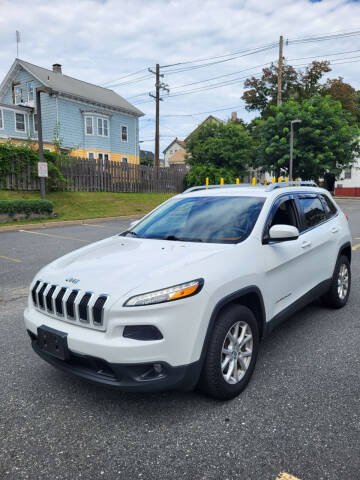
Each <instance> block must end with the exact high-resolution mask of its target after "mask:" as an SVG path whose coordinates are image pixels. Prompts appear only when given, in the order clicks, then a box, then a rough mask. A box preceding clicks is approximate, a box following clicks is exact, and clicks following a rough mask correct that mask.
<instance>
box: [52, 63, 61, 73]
mask: <svg viewBox="0 0 360 480" xmlns="http://www.w3.org/2000/svg"><path fill="white" fill-rule="evenodd" d="M52 67H53V72H55V73H62V71H61V65H60V63H54V64H53V66H52Z"/></svg>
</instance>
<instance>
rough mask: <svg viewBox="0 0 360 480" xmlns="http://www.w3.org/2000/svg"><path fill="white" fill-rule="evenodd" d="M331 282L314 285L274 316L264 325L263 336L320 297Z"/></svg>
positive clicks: (329, 280)
mask: <svg viewBox="0 0 360 480" xmlns="http://www.w3.org/2000/svg"><path fill="white" fill-rule="evenodd" d="M331 282H332V279H331V278H329V279H328V280H325V281H324V282H321V283H319V285H316V287H314V288H312V289H311V290H309V291H308V292H307V293H305V295H303V296H302V297H300V298H299V299H298V300H296V302H294V303H293V304H291V305H289V306H288V307H286V308H285V309H284V310H282V311H281V312H280V313H278V314H277V315H275V317H273V318H272V319H271V320H269V322H267V324H266V332H265V336H267V335H269V333H270V332H271V331H272V330H274V328H275V327H277V326H278V325H280V323H282V322H283V321H284V320H286V319H287V318H289V317H290V316H291V315H294V314H295V313H296V312H298V311H299V310H301V309H302V308H304V307H306V305H308V304H309V303H311V302H313V301H314V300H316V299H317V298H319V297H321V295H324V293H326V292H327V291H328V290H329V289H330V287H331Z"/></svg>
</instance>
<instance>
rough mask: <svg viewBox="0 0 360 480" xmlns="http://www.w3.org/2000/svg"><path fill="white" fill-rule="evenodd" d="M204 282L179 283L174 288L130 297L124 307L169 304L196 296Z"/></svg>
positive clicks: (199, 280) (200, 280) (201, 280)
mask: <svg viewBox="0 0 360 480" xmlns="http://www.w3.org/2000/svg"><path fill="white" fill-rule="evenodd" d="M203 285H204V280H203V279H202V278H200V279H198V280H193V281H192V282H187V283H181V284H180V285H175V286H174V287H169V288H163V289H161V290H155V291H154V292H148V293H143V294H141V295H135V296H134V297H130V298H129V299H128V300H126V302H125V303H124V307H140V306H142V305H154V304H155V303H164V302H171V301H173V300H180V299H181V298H185V297H191V296H192V295H196V294H197V293H199V292H200V290H201V289H202V286H203Z"/></svg>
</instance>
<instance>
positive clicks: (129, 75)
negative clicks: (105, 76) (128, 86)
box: [102, 68, 146, 86]
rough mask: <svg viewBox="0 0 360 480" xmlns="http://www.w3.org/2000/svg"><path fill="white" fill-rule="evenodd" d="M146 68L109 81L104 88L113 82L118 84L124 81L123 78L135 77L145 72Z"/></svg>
mask: <svg viewBox="0 0 360 480" xmlns="http://www.w3.org/2000/svg"><path fill="white" fill-rule="evenodd" d="M145 71H146V68H142V69H141V70H137V71H136V72H132V73H128V74H126V75H124V76H122V77H120V78H115V79H114V80H109V81H108V82H105V83H104V84H103V85H102V86H104V85H108V84H111V83H113V82H118V81H119V80H122V79H123V78H128V77H133V76H134V75H137V74H138V73H141V72H145Z"/></svg>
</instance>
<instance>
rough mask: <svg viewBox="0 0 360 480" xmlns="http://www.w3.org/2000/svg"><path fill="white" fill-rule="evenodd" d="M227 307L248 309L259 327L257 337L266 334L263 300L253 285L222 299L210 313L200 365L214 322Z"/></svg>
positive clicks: (203, 358) (258, 290)
mask: <svg viewBox="0 0 360 480" xmlns="http://www.w3.org/2000/svg"><path fill="white" fill-rule="evenodd" d="M229 305H244V306H245V307H248V308H249V309H250V310H251V311H252V312H253V314H254V315H255V318H256V321H257V323H258V326H259V337H260V338H263V337H264V336H265V333H266V328H265V327H266V316H265V306H264V300H263V297H262V294H261V291H260V289H259V288H258V287H256V286H255V285H252V286H249V287H245V288H242V289H240V290H237V291H236V292H233V293H231V294H229V295H227V296H226V297H224V298H222V299H221V300H220V301H219V302H218V303H217V304H216V305H215V308H214V309H213V311H212V314H211V317H210V321H209V324H208V328H207V332H206V335H205V340H204V344H203V348H202V352H201V357H200V358H201V364H202V363H203V362H204V360H205V356H206V352H207V347H208V343H209V340H210V337H211V333H212V331H213V329H214V326H215V323H216V320H217V319H218V318H219V315H220V314H221V312H222V311H223V310H224V308H226V307H228V306H229Z"/></svg>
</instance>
